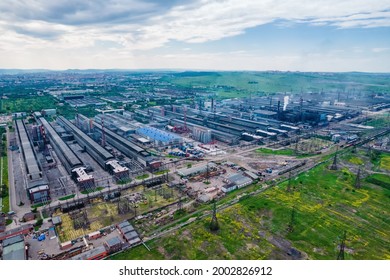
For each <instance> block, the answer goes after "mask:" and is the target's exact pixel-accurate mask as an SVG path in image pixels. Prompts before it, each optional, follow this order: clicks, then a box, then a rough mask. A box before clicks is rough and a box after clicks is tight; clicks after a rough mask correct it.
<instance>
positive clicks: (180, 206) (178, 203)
mask: <svg viewBox="0 0 390 280" xmlns="http://www.w3.org/2000/svg"><path fill="white" fill-rule="evenodd" d="M181 209H183V202H182V201H181V196H180V197H179V201H178V202H177V210H178V211H180V210H181Z"/></svg>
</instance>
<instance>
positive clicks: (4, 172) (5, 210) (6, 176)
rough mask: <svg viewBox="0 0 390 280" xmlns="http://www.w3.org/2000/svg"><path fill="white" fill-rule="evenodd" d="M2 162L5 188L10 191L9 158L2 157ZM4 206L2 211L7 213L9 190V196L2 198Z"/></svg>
mask: <svg viewBox="0 0 390 280" xmlns="http://www.w3.org/2000/svg"><path fill="white" fill-rule="evenodd" d="M0 160H2V162H3V163H2V164H3V186H5V187H6V188H7V189H8V188H9V185H8V158H7V157H6V156H5V157H1V158H0ZM2 204H3V209H2V210H1V211H2V212H4V213H7V212H8V211H9V189H8V190H7V195H5V196H4V197H3V198H2Z"/></svg>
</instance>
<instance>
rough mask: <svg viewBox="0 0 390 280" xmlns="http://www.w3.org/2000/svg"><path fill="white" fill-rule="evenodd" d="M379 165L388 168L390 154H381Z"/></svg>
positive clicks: (389, 168)
mask: <svg viewBox="0 0 390 280" xmlns="http://www.w3.org/2000/svg"><path fill="white" fill-rule="evenodd" d="M379 167H380V168H381V169H385V170H390V154H385V153H383V154H381V159H380V164H379Z"/></svg>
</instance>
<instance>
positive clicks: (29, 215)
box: [23, 212, 35, 222]
mask: <svg viewBox="0 0 390 280" xmlns="http://www.w3.org/2000/svg"><path fill="white" fill-rule="evenodd" d="M33 220H35V214H34V213H33V212H28V213H26V214H24V215H23V221H25V222H29V221H33Z"/></svg>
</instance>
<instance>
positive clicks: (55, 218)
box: [51, 216, 62, 226]
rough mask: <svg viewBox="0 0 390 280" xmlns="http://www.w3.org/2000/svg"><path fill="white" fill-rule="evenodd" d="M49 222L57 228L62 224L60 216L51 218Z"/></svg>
mask: <svg viewBox="0 0 390 280" xmlns="http://www.w3.org/2000/svg"><path fill="white" fill-rule="evenodd" d="M51 222H52V223H53V225H55V226H57V225H60V224H62V219H61V217H60V216H54V217H53V218H51Z"/></svg>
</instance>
